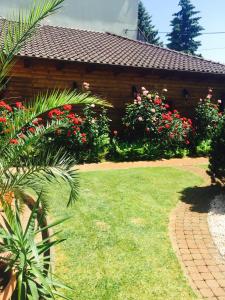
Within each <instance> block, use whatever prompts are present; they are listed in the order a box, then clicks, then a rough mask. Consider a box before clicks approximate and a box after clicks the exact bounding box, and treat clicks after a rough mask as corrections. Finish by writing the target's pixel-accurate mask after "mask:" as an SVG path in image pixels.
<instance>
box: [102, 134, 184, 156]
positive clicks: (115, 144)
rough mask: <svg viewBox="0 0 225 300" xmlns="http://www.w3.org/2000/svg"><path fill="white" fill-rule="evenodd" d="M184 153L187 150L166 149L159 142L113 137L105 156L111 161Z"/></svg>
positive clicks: (182, 154)
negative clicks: (130, 140)
mask: <svg viewBox="0 0 225 300" xmlns="http://www.w3.org/2000/svg"><path fill="white" fill-rule="evenodd" d="M186 155H188V150H187V149H185V148H179V149H173V150H167V149H166V148H164V147H163V145H162V144H160V143H149V142H148V141H143V140H139V141H132V142H129V141H123V140H120V139H118V138H113V139H112V142H111V146H110V152H109V154H108V157H107V158H108V159H110V160H113V161H137V160H139V161H143V160H157V159H161V158H168V159H169V158H175V157H184V156H186Z"/></svg>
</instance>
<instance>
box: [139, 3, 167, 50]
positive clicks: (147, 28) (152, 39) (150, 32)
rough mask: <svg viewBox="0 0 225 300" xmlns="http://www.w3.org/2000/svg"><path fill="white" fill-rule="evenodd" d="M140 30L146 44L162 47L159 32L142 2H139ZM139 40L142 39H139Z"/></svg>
mask: <svg viewBox="0 0 225 300" xmlns="http://www.w3.org/2000/svg"><path fill="white" fill-rule="evenodd" d="M138 29H139V30H140V32H141V34H142V35H143V36H144V39H145V40H146V42H148V43H150V44H155V45H162V43H161V42H160V39H159V36H158V30H156V29H155V26H154V25H153V24H152V17H151V16H150V14H149V13H148V12H147V10H146V8H145V6H144V4H143V2H142V1H139V5H138ZM139 39H141V38H140V37H139Z"/></svg>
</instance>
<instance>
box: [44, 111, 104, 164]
mask: <svg viewBox="0 0 225 300" xmlns="http://www.w3.org/2000/svg"><path fill="white" fill-rule="evenodd" d="M48 117H49V118H50V119H51V120H55V121H56V120H60V127H58V128H56V131H55V134H54V135H52V134H51V135H50V136H48V137H47V143H51V144H52V143H54V144H55V146H58V147H62V146H63V147H65V149H66V150H67V151H72V152H73V153H74V156H75V157H76V159H77V161H78V162H80V163H81V162H97V161H100V160H102V159H104V157H105V155H106V153H107V151H108V147H109V143H110V138H109V132H110V130H109V119H108V117H107V111H106V110H105V109H102V111H101V112H100V113H97V112H96V111H94V105H88V106H86V107H85V108H84V109H83V113H82V117H80V116H79V115H78V114H76V113H75V112H73V108H72V106H70V105H67V106H64V107H63V110H59V109H55V110H52V111H50V112H49V113H48Z"/></svg>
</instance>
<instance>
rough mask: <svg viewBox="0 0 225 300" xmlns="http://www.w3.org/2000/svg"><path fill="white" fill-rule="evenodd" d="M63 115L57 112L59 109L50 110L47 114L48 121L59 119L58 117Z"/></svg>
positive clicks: (59, 111)
mask: <svg viewBox="0 0 225 300" xmlns="http://www.w3.org/2000/svg"><path fill="white" fill-rule="evenodd" d="M63 114H64V112H62V111H61V110H59V109H57V108H56V109H53V110H51V111H50V112H49V113H48V116H49V118H50V119H52V118H54V117H59V116H61V115H63Z"/></svg>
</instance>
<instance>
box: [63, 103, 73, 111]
mask: <svg viewBox="0 0 225 300" xmlns="http://www.w3.org/2000/svg"><path fill="white" fill-rule="evenodd" d="M63 108H64V109H65V110H68V111H70V110H71V109H72V105H70V104H66V105H64V106H63Z"/></svg>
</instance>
